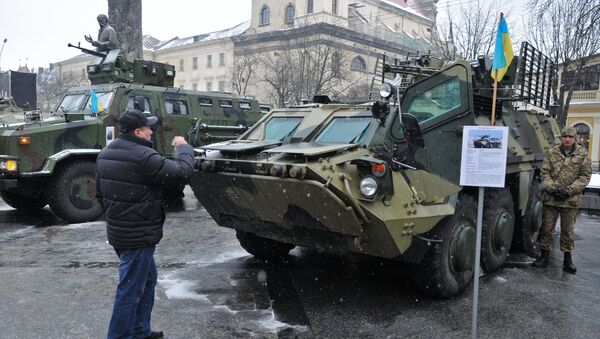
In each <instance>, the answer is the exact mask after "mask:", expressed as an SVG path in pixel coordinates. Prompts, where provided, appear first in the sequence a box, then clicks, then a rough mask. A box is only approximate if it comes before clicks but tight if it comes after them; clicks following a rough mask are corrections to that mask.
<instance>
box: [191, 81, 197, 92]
mask: <svg viewBox="0 0 600 339" xmlns="http://www.w3.org/2000/svg"><path fill="white" fill-rule="evenodd" d="M192 89H193V90H194V91H197V90H198V84H197V83H195V82H194V83H193V84H192Z"/></svg>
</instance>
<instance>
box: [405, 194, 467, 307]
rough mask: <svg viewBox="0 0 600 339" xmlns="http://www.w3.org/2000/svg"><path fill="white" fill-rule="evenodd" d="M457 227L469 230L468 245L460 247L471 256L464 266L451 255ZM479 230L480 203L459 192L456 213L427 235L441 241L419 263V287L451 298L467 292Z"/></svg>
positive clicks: (433, 295)
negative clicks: (457, 262) (478, 211)
mask: <svg viewBox="0 0 600 339" xmlns="http://www.w3.org/2000/svg"><path fill="white" fill-rule="evenodd" d="M458 230H463V231H466V232H468V237H467V239H468V240H467V244H468V246H465V247H464V248H460V249H459V250H460V251H461V252H463V253H464V255H465V258H468V259H466V260H465V261H466V262H468V263H467V264H465V265H464V266H465V267H463V268H460V267H458V266H457V265H456V262H455V258H454V256H453V254H452V253H456V252H453V251H454V248H453V246H454V245H456V243H454V242H453V240H454V238H455V237H457V236H458V234H457V233H456V232H457V231H458ZM476 232H477V204H476V203H475V200H474V199H473V198H472V197H471V196H469V195H467V194H460V195H459V198H458V201H457V203H456V210H455V211H454V214H453V215H451V216H449V217H446V218H444V219H443V220H442V221H440V223H439V224H438V225H437V226H436V227H435V228H434V229H433V230H432V231H431V232H430V233H428V234H427V235H426V236H427V238H432V239H438V240H441V242H435V243H433V245H432V247H431V248H430V249H429V251H428V252H427V254H426V255H425V258H424V259H423V260H422V261H421V262H420V263H419V264H418V265H417V267H416V269H417V275H416V278H417V279H416V280H417V288H419V289H420V290H421V291H422V292H423V293H425V294H428V295H430V296H432V297H435V298H450V297H453V296H455V295H457V294H459V293H461V292H462V291H464V290H465V288H467V286H469V284H470V283H471V280H472V279H473V269H474V266H475V241H476Z"/></svg>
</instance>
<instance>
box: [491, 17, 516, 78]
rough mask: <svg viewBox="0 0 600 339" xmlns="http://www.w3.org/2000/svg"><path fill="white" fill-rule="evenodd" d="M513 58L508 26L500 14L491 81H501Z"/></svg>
mask: <svg viewBox="0 0 600 339" xmlns="http://www.w3.org/2000/svg"><path fill="white" fill-rule="evenodd" d="M514 56H515V54H514V53H513V48H512V42H511V41H510V35H508V25H507V24H506V20H504V15H503V14H500V22H499V23H498V32H497V33H496V49H495V50H494V64H493V65H492V78H493V79H495V80H496V81H498V82H500V81H501V80H502V78H503V77H504V74H505V73H506V71H507V70H508V66H510V63H511V62H512V60H513V58H514Z"/></svg>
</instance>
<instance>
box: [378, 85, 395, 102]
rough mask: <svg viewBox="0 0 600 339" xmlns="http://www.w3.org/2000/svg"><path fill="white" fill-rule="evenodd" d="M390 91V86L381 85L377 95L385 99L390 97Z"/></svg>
mask: <svg viewBox="0 0 600 339" xmlns="http://www.w3.org/2000/svg"><path fill="white" fill-rule="evenodd" d="M392 90H393V89H392V85H390V84H388V83H387V82H386V83H384V84H383V85H381V88H379V95H381V97H382V98H386V99H387V98H389V97H390V95H392Z"/></svg>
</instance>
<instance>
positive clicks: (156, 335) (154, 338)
mask: <svg viewBox="0 0 600 339" xmlns="http://www.w3.org/2000/svg"><path fill="white" fill-rule="evenodd" d="M164 337H165V335H164V334H163V333H162V331H157V332H154V331H152V332H150V335H149V336H145V337H144V339H161V338H164Z"/></svg>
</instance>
